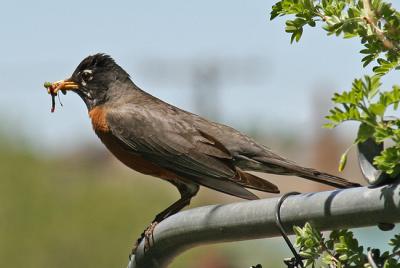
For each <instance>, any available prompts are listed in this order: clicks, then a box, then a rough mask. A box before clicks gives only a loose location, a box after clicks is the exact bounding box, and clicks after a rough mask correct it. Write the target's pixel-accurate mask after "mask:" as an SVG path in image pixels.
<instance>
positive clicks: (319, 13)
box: [271, 0, 400, 177]
mask: <svg viewBox="0 0 400 268" xmlns="http://www.w3.org/2000/svg"><path fill="white" fill-rule="evenodd" d="M288 15H289V16H291V17H294V18H292V19H288V20H287V21H286V28H285V30H286V32H288V33H290V34H291V42H293V41H296V42H298V41H299V40H300V38H301V36H302V34H303V29H304V27H306V26H307V25H308V26H310V27H315V26H316V25H317V23H320V24H321V26H322V28H323V29H324V30H325V31H326V32H327V34H328V35H335V36H343V38H356V37H357V38H359V40H360V42H361V44H362V45H363V46H364V48H363V49H362V50H361V51H360V53H361V54H362V55H364V56H363V58H362V60H361V62H362V65H363V67H366V66H367V65H369V64H371V63H373V64H374V67H373V68H372V71H373V74H372V75H366V76H364V77H363V78H361V79H354V81H353V84H352V86H351V89H350V90H348V91H343V92H342V93H335V94H334V96H333V98H332V101H333V102H334V103H335V107H334V108H333V109H331V110H330V114H329V115H328V116H327V117H326V118H327V119H328V120H329V121H330V123H328V124H325V127H328V128H333V127H336V126H338V125H340V124H342V123H344V122H346V121H356V122H359V123H360V126H359V131H358V134H357V136H356V138H355V140H354V143H353V145H354V144H357V143H360V142H364V141H366V140H367V139H373V140H374V141H375V142H376V143H383V142H386V141H391V142H392V143H391V144H393V145H391V146H389V147H387V148H386V149H385V150H383V152H382V153H381V155H379V156H377V157H375V159H374V165H375V166H377V167H378V168H379V169H380V170H382V171H384V172H385V173H387V174H389V175H390V176H391V177H396V176H398V175H399V174H400V129H399V127H400V119H398V118H394V117H393V116H392V117H388V116H387V115H389V114H390V113H391V112H393V111H394V110H397V108H398V105H399V101H400V87H399V86H398V85H393V86H392V87H391V89H390V90H386V91H385V90H383V89H382V82H381V81H382V79H383V77H384V76H385V75H386V74H387V73H388V72H390V71H391V70H399V69H400V13H399V12H398V11H397V10H395V9H394V8H393V7H392V6H391V4H389V3H386V2H384V1H382V0H320V1H317V0H281V1H279V2H277V3H276V4H275V5H274V6H273V7H272V11H271V19H275V18H276V17H279V16H288ZM351 147H352V146H350V147H349V149H350V148H351ZM349 149H348V150H346V152H345V153H344V154H343V156H342V157H341V160H340V163H339V170H340V171H341V170H342V169H343V168H344V166H345V164H346V159H347V153H348V151H349Z"/></svg>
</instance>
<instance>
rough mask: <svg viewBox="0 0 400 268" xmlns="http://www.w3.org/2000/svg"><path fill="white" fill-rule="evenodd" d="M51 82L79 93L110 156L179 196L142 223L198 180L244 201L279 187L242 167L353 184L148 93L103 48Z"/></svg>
mask: <svg viewBox="0 0 400 268" xmlns="http://www.w3.org/2000/svg"><path fill="white" fill-rule="evenodd" d="M52 88H53V90H52V91H51V92H49V93H51V94H52V95H54V94H57V93H58V91H62V92H63V93H65V92H68V91H72V92H75V93H77V94H78V95H79V96H80V97H81V98H82V100H83V101H84V103H85V104H86V106H87V109H88V113H89V117H90V120H91V123H92V126H93V130H94V132H95V133H96V135H97V136H98V137H99V138H100V140H101V141H102V143H103V144H104V145H105V146H106V148H107V149H108V150H109V151H110V152H111V153H112V154H113V155H114V156H115V157H116V158H117V159H119V160H120V161H121V162H122V163H124V164H125V165H126V166H128V167H130V168H131V169H134V170H136V171H138V172H141V173H144V174H147V175H151V176H154V177H158V178H161V179H163V180H166V181H168V182H170V183H171V184H173V185H174V186H175V187H176V188H177V189H178V191H179V193H180V198H179V200H177V201H176V202H174V203H173V204H172V205H170V206H169V207H167V208H166V209H164V210H163V211H162V212H160V213H158V214H157V215H156V217H155V218H154V220H153V221H152V223H151V225H150V226H151V227H150V226H149V228H148V229H147V230H150V229H154V226H155V225H156V224H158V223H159V222H161V221H163V220H164V219H166V218H168V217H169V216H171V215H173V214H175V213H177V212H179V211H180V210H182V209H183V208H184V207H186V206H188V205H189V204H190V201H191V199H192V198H193V197H194V196H195V195H196V194H197V192H198V191H199V187H200V186H204V187H208V188H211V189H213V190H216V191H219V192H222V193H225V194H228V195H232V196H236V197H239V198H242V199H248V200H254V199H258V196H257V195H255V194H254V193H252V192H251V191H249V190H248V189H254V190H259V191H262V192H269V193H279V188H278V186H276V185H275V184H273V183H271V182H269V181H267V180H265V179H262V178H259V177H257V176H256V175H254V174H251V173H249V171H256V172H262V173H270V174H278V175H293V176H297V177H301V178H304V179H307V180H311V181H315V182H319V183H323V184H327V185H330V186H333V187H336V188H350V187H357V186H360V185H359V184H357V183H354V182H350V181H347V180H345V179H343V178H341V177H337V176H334V175H330V174H328V173H325V172H321V171H318V170H316V169H312V168H307V167H302V166H300V165H298V164H296V163H295V162H293V161H291V160H288V159H286V158H285V157H282V156H280V155H278V154H277V153H275V152H273V151H272V150H271V149H270V148H268V147H266V146H265V145H262V144H261V143H259V142H257V141H255V140H254V139H252V138H251V137H249V136H247V135H245V134H243V133H241V132H239V131H237V130H235V129H234V128H232V127H229V126H226V125H223V124H219V123H216V122H212V121H209V120H207V119H205V118H203V117H201V116H199V115H196V114H193V113H190V112H188V111H185V110H182V109H179V108H177V107H175V106H173V105H171V104H168V103H166V102H164V101H162V100H160V99H158V98H156V97H155V96H153V95H151V94H149V93H147V92H145V91H144V90H142V89H141V88H139V87H138V86H137V85H136V84H135V83H134V82H133V81H132V79H131V77H130V75H129V74H128V73H127V72H126V71H125V70H124V69H123V68H122V67H121V66H119V65H118V64H117V63H116V62H115V60H114V59H113V58H112V57H111V56H109V55H107V54H104V53H97V54H94V55H90V56H87V57H86V58H85V59H83V60H82V61H81V62H80V64H79V65H78V66H77V67H76V69H75V71H74V72H73V73H72V75H71V77H69V78H67V79H64V80H59V81H56V82H53V83H52ZM211 97H212V96H211ZM145 234H148V232H144V233H143V234H142V235H141V238H139V239H138V243H139V242H140V240H141V239H143V237H144V236H146V235H145Z"/></svg>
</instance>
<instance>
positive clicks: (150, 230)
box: [129, 221, 158, 259]
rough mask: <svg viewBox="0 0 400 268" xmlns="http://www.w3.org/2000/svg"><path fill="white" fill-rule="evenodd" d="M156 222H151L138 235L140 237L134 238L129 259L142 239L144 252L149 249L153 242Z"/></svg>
mask: <svg viewBox="0 0 400 268" xmlns="http://www.w3.org/2000/svg"><path fill="white" fill-rule="evenodd" d="M157 224H158V222H156V221H154V222H152V223H151V224H150V225H149V226H148V227H147V228H146V229H145V230H144V231H143V233H142V234H141V235H140V237H139V238H138V239H137V240H136V242H135V245H134V246H133V248H132V251H131V254H130V255H129V259H131V257H132V255H135V253H136V250H137V248H138V246H139V245H140V243H141V242H142V240H143V239H144V247H143V249H144V252H146V251H147V250H149V249H150V247H151V245H152V244H154V229H155V228H156V226H157Z"/></svg>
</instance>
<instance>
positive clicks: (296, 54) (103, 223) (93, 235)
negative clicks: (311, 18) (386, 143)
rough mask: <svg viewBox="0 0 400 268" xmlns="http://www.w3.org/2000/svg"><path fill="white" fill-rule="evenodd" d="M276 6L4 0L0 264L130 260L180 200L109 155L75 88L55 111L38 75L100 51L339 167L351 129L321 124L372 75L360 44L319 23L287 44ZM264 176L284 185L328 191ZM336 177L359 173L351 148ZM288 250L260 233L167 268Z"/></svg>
mask: <svg viewBox="0 0 400 268" xmlns="http://www.w3.org/2000/svg"><path fill="white" fill-rule="evenodd" d="M272 4H273V2H270V1H261V0H255V1H227V0H223V1H211V0H204V1H183V0H171V1H84V2H83V1H77V0H70V1H63V2H59V1H50V0H43V1H40V0H38V1H3V2H2V3H1V5H0V6H1V8H0V35H1V42H0V51H1V58H0V83H1V87H0V90H1V94H0V123H1V124H0V137H1V138H0V267H22V266H24V267H32V268H36V267H60V268H62V267H70V266H71V265H72V266H73V267H98V268H100V267H125V266H126V264H127V260H128V254H129V252H130V249H131V247H132V244H133V242H134V241H135V239H136V238H137V236H138V235H139V234H140V233H141V232H142V230H143V229H144V227H145V226H147V225H148V224H149V222H150V221H151V220H152V219H153V217H154V215H155V214H156V213H158V212H159V211H161V210H162V209H164V208H165V207H166V206H167V205H169V204H170V203H172V202H173V201H175V200H176V199H177V198H178V193H177V191H176V190H175V188H174V187H172V186H171V185H169V184H167V183H165V182H162V181H161V180H159V179H155V178H152V177H148V176H144V175H141V174H139V173H136V172H134V171H131V170H129V169H128V168H127V167H125V166H123V165H122V164H121V163H119V162H117V160H115V159H114V158H113V157H112V156H111V155H110V153H109V152H108V151H106V149H105V148H104V147H103V146H102V144H101V142H100V141H99V140H98V139H97V137H96V136H95V134H94V133H93V131H92V129H91V124H90V122H89V119H88V116H87V110H86V107H85V106H84V103H83V102H82V101H81V100H80V99H79V98H78V96H76V95H73V94H68V95H67V96H61V97H62V102H63V104H64V106H63V107H61V106H60V105H57V108H56V112H55V113H54V114H51V113H50V105H51V101H50V96H49V95H47V94H46V91H45V89H44V88H43V82H44V81H55V80H59V79H63V78H66V77H68V76H69V75H71V74H72V72H73V70H74V69H75V67H76V66H77V64H78V63H79V62H80V61H81V60H82V59H83V58H84V57H86V56H88V55H90V54H94V53H97V52H104V53H107V54H110V55H111V56H112V57H114V58H115V60H116V61H117V63H119V64H120V65H121V66H122V67H123V68H124V69H125V70H126V71H127V72H128V73H130V74H131V77H132V79H133V80H134V82H135V83H136V84H137V85H139V86H140V87H142V88H143V89H144V90H146V91H148V92H149V93H151V94H153V95H155V96H157V97H159V98H161V99H163V100H166V101H168V102H170V103H172V104H174V105H176V106H178V107H181V108H183V109H187V110H189V111H192V112H195V113H198V114H200V115H203V116H205V117H207V118H209V119H212V120H216V121H219V122H222V123H225V124H228V125H231V126H233V127H235V128H237V129H239V130H241V131H243V132H245V133H247V134H249V135H250V136H252V137H254V138H256V139H257V140H258V141H260V142H262V143H264V144H266V145H267V146H268V147H271V148H273V149H274V150H275V151H277V152H280V153H281V154H282V155H284V156H286V157H289V158H291V159H292V160H295V161H297V162H299V163H301V164H303V165H306V166H311V167H315V168H318V169H321V170H324V171H327V172H331V173H334V174H337V163H338V159H339V157H340V154H341V153H342V152H343V151H344V150H345V149H346V148H347V146H348V145H349V144H350V143H351V141H352V137H353V136H354V133H355V130H356V126H355V125H351V124H349V125H347V126H344V127H341V128H339V129H335V130H325V129H322V128H321V125H322V124H323V123H324V116H325V115H327V113H328V109H329V108H330V96H331V95H332V93H333V92H334V91H335V90H344V89H347V88H348V87H349V86H350V85H351V82H352V80H353V78H355V77H360V76H362V75H363V74H365V73H367V71H368V70H366V69H362V68H361V64H360V59H361V56H360V55H359V54H358V51H359V50H360V48H361V47H360V45H359V44H358V42H357V40H342V39H339V38H333V37H326V36H325V33H324V32H323V31H322V30H319V29H311V30H310V29H307V30H306V31H305V33H304V35H303V38H302V40H301V42H300V43H299V44H294V45H290V44H289V43H290V42H289V38H290V36H289V35H288V34H286V33H285V32H284V20H282V19H277V20H275V21H273V22H270V21H269V12H270V10H271V5H272ZM397 5H398V4H397ZM395 78H396V77H391V76H389V77H388V78H387V81H385V83H387V84H394V83H395ZM261 176H263V177H265V178H269V179H271V180H272V181H274V182H276V183H278V184H279V186H280V188H281V190H282V191H283V192H286V191H293V190H297V191H304V192H308V191H321V190H326V189H329V188H328V187H324V186H321V185H319V184H316V183H311V182H304V181H302V180H300V179H297V178H292V177H273V176H270V175H261ZM341 176H344V177H346V178H349V179H350V180H353V181H357V182H362V179H361V175H360V172H359V170H358V166H357V164H356V162H355V152H352V154H351V157H350V159H349V162H348V165H347V168H346V170H345V172H344V173H343V174H341ZM257 194H259V195H260V196H261V197H271V196H272V195H268V194H263V193H257ZM234 201H240V200H239V199H237V198H233V197H229V196H227V195H224V194H222V193H217V192H213V191H211V190H208V189H201V190H200V193H199V194H198V196H197V197H196V198H195V199H194V202H193V203H192V205H191V207H197V206H202V205H207V204H215V203H228V202H234ZM395 231H397V232H398V231H399V229H398V228H397V229H396V230H395ZM355 232H356V234H357V235H358V237H359V238H360V241H361V242H362V243H365V244H367V245H369V246H376V247H381V248H386V246H385V245H386V242H387V240H388V239H389V237H391V236H392V234H393V232H391V233H383V232H381V231H378V229H377V228H365V229H358V230H355ZM289 256H290V252H289V250H288V248H286V246H285V245H284V244H283V240H282V239H280V238H274V239H262V240H257V241H245V242H237V243H226V244H221V245H211V246H203V247H200V248H196V249H194V250H190V251H188V252H187V253H185V254H184V255H182V256H180V257H179V258H178V259H176V261H175V262H174V263H173V265H172V266H171V267H193V268H197V267H210V268H225V267H249V266H251V265H255V264H257V263H261V264H263V265H264V267H284V265H283V263H282V258H283V257H289Z"/></svg>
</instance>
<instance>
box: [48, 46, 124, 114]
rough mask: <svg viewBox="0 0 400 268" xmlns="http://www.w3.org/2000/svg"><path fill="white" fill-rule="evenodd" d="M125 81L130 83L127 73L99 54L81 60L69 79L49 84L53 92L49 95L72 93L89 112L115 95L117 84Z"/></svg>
mask: <svg viewBox="0 0 400 268" xmlns="http://www.w3.org/2000/svg"><path fill="white" fill-rule="evenodd" d="M127 80H128V81H130V79H129V75H128V73H127V72H125V71H124V70H123V69H122V68H121V67H120V66H119V65H118V64H117V63H115V61H114V60H113V59H112V58H111V57H110V56H109V55H106V54H100V53H99V54H95V55H92V56H88V57H86V58H85V59H83V60H82V61H81V63H79V65H78V67H76V69H75V71H74V72H73V74H72V76H71V77H70V78H68V79H65V80H60V81H57V82H54V83H51V85H50V88H52V89H53V90H52V91H51V92H50V91H49V93H52V94H57V93H58V91H62V92H67V91H73V92H75V93H77V94H78V95H79V96H80V97H81V98H82V99H83V101H84V102H85V104H86V106H87V107H88V109H89V110H90V109H91V108H93V107H95V106H97V105H101V104H102V103H104V102H105V101H107V99H108V98H109V97H110V95H113V94H114V95H115V94H116V92H115V91H117V90H118V88H120V87H121V86H118V84H119V83H120V85H124V82H125V81H127Z"/></svg>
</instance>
